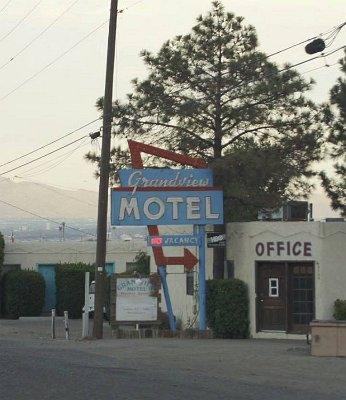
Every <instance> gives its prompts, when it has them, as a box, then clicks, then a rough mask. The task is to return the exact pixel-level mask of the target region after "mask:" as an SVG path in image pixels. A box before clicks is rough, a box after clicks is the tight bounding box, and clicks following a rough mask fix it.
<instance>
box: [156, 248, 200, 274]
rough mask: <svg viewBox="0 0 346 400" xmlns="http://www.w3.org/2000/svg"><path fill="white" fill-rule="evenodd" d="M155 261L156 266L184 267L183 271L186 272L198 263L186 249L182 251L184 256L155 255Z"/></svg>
mask: <svg viewBox="0 0 346 400" xmlns="http://www.w3.org/2000/svg"><path fill="white" fill-rule="evenodd" d="M153 250H154V249H153ZM155 260H156V262H157V265H184V267H185V269H186V270H188V271H191V270H192V268H193V267H194V266H195V265H196V264H197V262H198V258H196V257H195V255H194V254H192V253H191V251H190V250H188V249H184V255H183V256H181V257H179V256H178V257H166V256H164V255H163V254H160V255H156V257H155Z"/></svg>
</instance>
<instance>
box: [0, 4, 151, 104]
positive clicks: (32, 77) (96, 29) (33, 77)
mask: <svg viewBox="0 0 346 400" xmlns="http://www.w3.org/2000/svg"><path fill="white" fill-rule="evenodd" d="M41 1H42V0H40V1H39V3H40V2H41ZM142 1H144V0H139V1H138V2H137V3H134V4H132V5H130V6H128V7H125V8H124V9H122V10H120V11H118V13H122V12H124V11H125V10H127V9H129V8H131V7H134V6H135V5H136V4H138V3H141V2H142ZM39 3H38V4H39ZM38 4H37V5H38ZM73 5H74V3H73V4H72V6H73ZM108 21H109V19H107V20H106V21H105V22H103V23H102V24H101V25H100V26H98V27H97V28H95V29H94V30H92V31H91V32H89V33H88V34H87V35H85V36H84V37H83V38H82V39H80V40H79V41H78V42H76V43H75V44H74V45H73V46H72V47H70V48H69V49H67V50H66V51H65V52H63V53H62V54H60V55H59V56H58V57H56V58H55V59H53V60H52V61H51V62H50V63H48V64H47V65H45V66H44V67H43V68H41V69H40V70H39V71H37V72H36V73H35V74H33V75H31V76H30V77H29V78H27V79H25V80H24V81H23V82H22V83H20V84H19V85H18V86H17V87H15V88H14V89H12V90H11V91H10V92H8V93H7V94H5V95H4V96H2V97H0V101H3V100H5V99H6V98H7V97H9V96H10V95H11V94H13V93H14V92H16V91H17V90H18V89H20V88H21V87H23V86H24V85H26V84H27V83H28V82H30V81H31V80H33V79H35V78H36V77H37V76H38V75H39V74H41V73H42V72H44V71H45V70H46V69H47V68H49V67H51V66H52V65H53V64H55V63H56V62H57V61H59V60H60V59H61V58H63V57H64V56H65V55H66V54H68V53H69V52H70V51H72V50H73V49H74V48H75V47H77V46H78V45H79V44H80V43H82V42H83V41H84V40H86V39H87V38H88V37H89V36H91V35H92V34H94V33H95V32H97V31H98V30H99V29H101V28H102V27H103V26H104V25H106V24H107V23H108ZM35 40H36V39H35ZM0 42H1V39H0ZM30 44H31V43H30ZM23 51H24V50H23ZM17 55H18V54H17ZM12 59H13V58H12ZM12 59H11V60H10V61H12ZM10 61H9V62H10ZM9 62H7V63H6V64H4V65H7V64H8V63H9ZM2 67H3V66H2ZM2 67H0V70H1V69H2Z"/></svg>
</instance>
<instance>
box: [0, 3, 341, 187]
mask: <svg viewBox="0 0 346 400" xmlns="http://www.w3.org/2000/svg"><path fill="white" fill-rule="evenodd" d="M222 3H223V4H224V6H225V8H226V10H227V11H230V12H233V13H234V14H236V15H240V16H243V17H244V18H245V23H246V24H251V25H253V26H254V27H255V28H256V30H257V34H258V39H259V43H260V50H262V51H264V52H265V53H267V54H271V53H274V52H276V51H278V50H282V49H285V48H287V47H290V46H292V45H295V44H297V43H299V42H302V41H305V40H307V39H309V38H313V37H316V36H318V35H319V34H321V33H325V32H328V31H330V30H332V29H333V28H334V27H336V26H338V25H340V24H341V23H343V22H345V21H346V3H345V0H321V1H319V2H316V1H315V0H223V2H222ZM109 7H110V0H0V116H1V129H0V139H1V142H0V143H1V153H0V174H1V175H0V180H1V179H2V178H4V177H6V178H10V179H12V180H13V181H14V182H20V181H35V182H39V183H42V184H48V185H53V186H57V187H62V188H66V189H86V190H98V181H97V180H96V179H95V178H94V176H93V173H94V169H95V168H94V166H92V165H90V164H89V163H87V162H86V161H85V160H84V159H83V156H84V154H85V153H86V152H88V151H90V150H93V151H96V152H99V151H100V141H93V142H92V141H91V139H90V138H89V136H88V135H89V133H92V132H94V131H97V130H98V129H99V128H100V127H101V125H102V122H101V121H100V120H98V118H99V116H100V114H99V112H98V111H97V109H96V108H95V103H96V100H97V98H98V97H100V96H102V95H103V93H104V81H105V70H106V51H107V37H108V18H109ZM210 9H211V1H210V0H175V1H169V0H119V10H120V12H119V14H118V25H117V45H116V61H115V74H114V98H119V99H123V98H124V96H125V95H126V93H130V92H131V80H132V79H133V78H136V77H138V78H145V77H146V76H147V71H146V69H145V66H144V63H143V61H142V59H141V58H140V56H139V53H140V51H141V50H143V49H146V50H149V51H151V52H153V53H156V52H157V51H158V50H159V49H160V47H161V46H162V44H163V43H164V42H165V41H166V40H168V39H172V38H173V37H175V36H176V35H180V34H187V33H189V32H190V31H191V28H192V27H193V26H194V25H195V23H196V18H197V17H198V16H199V15H200V14H202V15H203V14H204V15H205V14H206V13H207V12H208V11H209V10H210ZM345 43H346V26H345V27H344V28H343V29H342V30H341V32H340V33H339V35H338V36H337V37H336V38H335V40H334V42H333V43H332V44H331V46H330V47H329V48H328V50H333V49H337V48H339V47H341V46H343V45H345ZM304 46H305V45H300V46H295V47H294V48H292V49H291V50H287V51H284V52H282V53H280V54H278V55H276V56H273V57H272V58H271V60H272V61H275V62H277V63H279V64H280V65H283V64H284V63H287V62H289V63H291V64H295V63H298V62H301V61H304V60H307V59H309V58H311V56H309V55H307V54H306V53H305V51H304ZM341 57H342V51H337V52H336V53H334V54H333V55H330V56H328V57H326V58H320V59H318V60H314V61H311V62H308V63H306V64H304V65H302V66H300V67H297V70H298V71H299V72H301V73H303V74H304V76H305V77H306V78H307V79H308V78H310V77H312V78H314V80H315V81H316V85H315V88H314V90H313V91H312V92H311V93H310V96H311V98H312V99H313V100H315V101H316V102H323V101H327V100H328V92H329V90H330V88H331V87H332V86H333V85H334V84H335V82H336V79H337V78H338V76H340V75H341V73H340V71H339V66H338V65H336V63H337V61H338V60H339V59H340V58H341ZM93 121H94V122H93ZM83 127H84V128H83ZM72 132H74V133H72ZM63 136H66V137H65V138H64V139H63V140H59V141H57V142H55V143H53V144H51V145H50V146H47V147H44V148H43V149H41V150H40V151H37V152H36V151H35V152H34V153H32V154H30V155H28V156H26V157H22V156H23V155H25V154H27V153H30V152H33V151H34V150H36V149H38V148H40V147H43V146H46V145H47V144H48V143H51V142H54V141H56V140H58V139H60V138H61V137H63ZM74 141H75V143H74V144H72V145H70V143H71V142H74ZM67 145H68V146H67ZM63 146H67V147H65V148H63V149H62V150H61V151H59V152H54V153H52V154H51V155H49V156H47V157H44V158H42V159H40V160H38V161H36V162H35V163H30V164H28V165H26V166H24V167H21V168H18V169H15V170H13V171H11V170H12V169H14V168H16V167H18V166H20V165H23V164H26V163H28V162H30V161H32V160H33V159H35V158H39V157H41V156H43V155H45V154H47V153H50V152H52V151H55V150H56V149H57V148H59V147H63ZM19 157H20V159H19V160H17V161H16V162H11V161H12V160H14V159H16V158H19ZM0 184H1V182H0ZM0 189H1V186H0ZM0 193H1V190H0Z"/></svg>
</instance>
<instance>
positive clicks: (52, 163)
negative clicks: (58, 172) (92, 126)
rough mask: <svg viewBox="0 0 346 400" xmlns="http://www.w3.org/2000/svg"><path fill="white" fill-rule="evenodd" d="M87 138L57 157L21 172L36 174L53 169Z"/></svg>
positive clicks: (83, 144) (82, 144) (81, 145)
mask: <svg viewBox="0 0 346 400" xmlns="http://www.w3.org/2000/svg"><path fill="white" fill-rule="evenodd" d="M87 139H88V138H87V137H86V138H85V139H84V141H83V142H82V143H80V144H79V145H78V146H77V147H76V148H74V149H72V150H71V151H68V152H67V153H64V154H61V155H59V156H58V157H55V158H53V159H52V160H48V161H45V162H43V163H42V164H39V165H36V166H34V167H32V168H29V169H28V170H26V171H24V172H23V174H26V176H37V175H40V174H43V173H46V172H48V171H51V170H52V169H54V168H55V167H57V166H58V165H60V164H62V163H63V162H65V161H66V160H67V159H68V158H69V157H70V156H71V155H72V154H73V153H75V152H76V151H77V150H78V149H80V148H81V147H83V146H85V145H86V143H85V142H86V140H87ZM87 144H88V143H87ZM47 164H48V166H47ZM45 165H46V166H45ZM44 166H45V167H44ZM42 167H43V168H42ZM39 168H42V169H41V170H38V169H39ZM35 170H36V172H33V173H31V174H30V175H28V173H30V171H35ZM37 170H38V171H37Z"/></svg>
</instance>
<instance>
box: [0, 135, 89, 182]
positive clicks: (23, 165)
mask: <svg viewBox="0 0 346 400" xmlns="http://www.w3.org/2000/svg"><path fill="white" fill-rule="evenodd" d="M83 139H85V136H82V137H81V138H79V139H76V140H74V141H73V142H70V143H68V144H65V145H64V146H61V147H59V148H58V149H55V150H52V151H50V152H49V153H46V154H43V155H42V156H40V157H37V158H35V159H34V160H31V161H28V162H26V163H24V164H22V165H19V166H17V167H15V168H12V169H9V170H7V171H5V172H1V173H0V176H2V175H5V174H8V173H10V172H12V171H16V170H17V169H19V168H23V167H25V166H26V165H29V164H32V163H33V162H35V161H38V160H41V159H42V158H44V157H48V156H50V155H51V154H54V153H56V152H57V151H59V150H62V149H65V148H66V147H68V146H71V145H72V144H74V143H76V142H78V141H80V140H83Z"/></svg>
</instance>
